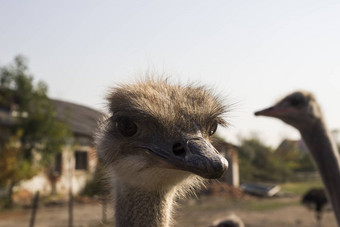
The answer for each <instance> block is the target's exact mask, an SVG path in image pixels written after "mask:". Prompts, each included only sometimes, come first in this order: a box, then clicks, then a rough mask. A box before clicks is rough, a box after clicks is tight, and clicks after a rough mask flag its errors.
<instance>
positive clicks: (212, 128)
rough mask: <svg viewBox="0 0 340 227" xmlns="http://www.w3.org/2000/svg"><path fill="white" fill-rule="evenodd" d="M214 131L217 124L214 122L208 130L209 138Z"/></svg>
mask: <svg viewBox="0 0 340 227" xmlns="http://www.w3.org/2000/svg"><path fill="white" fill-rule="evenodd" d="M216 130H217V122H214V123H213V124H212V125H211V127H210V129H209V136H212V135H214V134H215V132H216Z"/></svg>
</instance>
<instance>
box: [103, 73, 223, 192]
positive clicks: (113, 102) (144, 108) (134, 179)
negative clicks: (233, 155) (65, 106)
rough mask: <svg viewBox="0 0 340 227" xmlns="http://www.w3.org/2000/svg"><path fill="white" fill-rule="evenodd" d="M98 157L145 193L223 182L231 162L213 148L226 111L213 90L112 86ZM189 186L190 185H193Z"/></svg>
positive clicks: (159, 84)
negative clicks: (212, 139)
mask: <svg viewBox="0 0 340 227" xmlns="http://www.w3.org/2000/svg"><path fill="white" fill-rule="evenodd" d="M107 100H108V102H109V110H110V117H109V118H107V119H105V120H104V121H103V122H102V124H101V129H100V133H99V136H98V141H97V143H98V156H99V159H100V161H101V162H102V163H103V164H104V166H105V168H106V169H107V170H109V171H108V172H110V174H111V175H112V177H113V178H115V179H118V180H119V182H123V183H125V184H127V185H131V186H135V187H138V188H141V189H143V190H147V191H154V190H157V191H167V190H169V189H171V188H172V187H173V186H174V185H177V184H180V183H181V182H184V183H185V182H189V181H195V179H196V178H197V175H198V176H200V177H203V178H219V177H221V176H222V174H223V173H224V171H225V170H226V169H227V167H228V162H227V161H226V160H225V159H224V158H223V157H222V156H221V155H220V154H219V152H218V151H217V150H216V149H215V148H214V147H213V146H212V145H211V142H210V137H211V136H212V135H213V134H214V133H215V131H216V128H217V126H218V125H225V124H226V122H225V121H224V120H223V114H224V113H225V107H224V106H223V105H222V104H221V101H220V100H219V99H218V98H217V97H216V96H214V95H212V94H211V91H209V90H208V89H206V88H204V87H199V86H180V85H173V84H170V83H169V82H167V81H165V80H162V79H159V80H156V79H147V80H146V81H143V82H138V83H135V84H128V85H121V86H119V87H116V88H114V89H113V90H112V91H111V93H110V94H109V95H108V98H107ZM189 187H191V186H189Z"/></svg>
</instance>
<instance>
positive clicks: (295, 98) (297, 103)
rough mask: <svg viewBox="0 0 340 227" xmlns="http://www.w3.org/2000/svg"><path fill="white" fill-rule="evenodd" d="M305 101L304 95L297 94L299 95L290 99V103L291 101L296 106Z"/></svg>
mask: <svg viewBox="0 0 340 227" xmlns="http://www.w3.org/2000/svg"><path fill="white" fill-rule="evenodd" d="M303 101H304V100H303V98H302V97H300V96H297V97H294V98H292V99H290V100H289V103H290V104H291V105H292V106H294V107H296V106H299V105H301V104H303Z"/></svg>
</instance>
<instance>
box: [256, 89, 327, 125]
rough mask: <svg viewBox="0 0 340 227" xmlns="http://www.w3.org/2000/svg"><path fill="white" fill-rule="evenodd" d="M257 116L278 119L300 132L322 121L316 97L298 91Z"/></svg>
mask: <svg viewBox="0 0 340 227" xmlns="http://www.w3.org/2000/svg"><path fill="white" fill-rule="evenodd" d="M255 115H257V116H260V115H262V116H268V117H275V118H278V119H280V120H282V121H284V122H285V123H287V124H289V125H291V126H293V127H295V128H297V129H298V130H300V131H301V130H308V128H306V127H313V125H314V123H316V122H320V121H322V113H321V109H320V107H319V105H318V104H317V102H316V100H315V98H314V95H313V94H312V93H310V92H307V91H296V92H294V93H292V94H289V95H287V96H286V97H284V98H283V99H282V100H280V101H279V102H277V103H276V104H275V105H274V106H272V107H269V108H267V109H264V110H261V111H257V112H256V113H255Z"/></svg>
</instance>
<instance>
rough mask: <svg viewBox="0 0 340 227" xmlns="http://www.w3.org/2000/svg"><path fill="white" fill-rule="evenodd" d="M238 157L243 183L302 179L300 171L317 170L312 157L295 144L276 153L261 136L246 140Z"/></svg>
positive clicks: (242, 143) (243, 141) (289, 144)
mask: <svg viewBox="0 0 340 227" xmlns="http://www.w3.org/2000/svg"><path fill="white" fill-rule="evenodd" d="M238 154H239V164H240V180H241V182H249V181H253V182H256V181H262V182H286V181H294V180H298V177H297V174H296V173H298V172H313V171H315V165H314V163H313V161H312V158H311V157H310V154H309V153H304V154H301V153H300V151H299V150H298V148H297V146H296V144H295V145H294V143H286V144H285V146H282V147H280V149H278V150H277V151H274V150H273V149H272V148H271V147H268V146H266V145H264V144H263V143H262V142H261V141H260V140H259V139H258V138H257V137H252V138H244V139H243V140H242V142H241V145H240V147H239V152H238Z"/></svg>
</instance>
